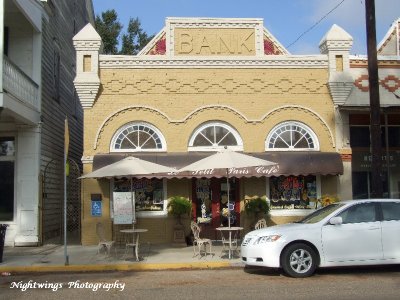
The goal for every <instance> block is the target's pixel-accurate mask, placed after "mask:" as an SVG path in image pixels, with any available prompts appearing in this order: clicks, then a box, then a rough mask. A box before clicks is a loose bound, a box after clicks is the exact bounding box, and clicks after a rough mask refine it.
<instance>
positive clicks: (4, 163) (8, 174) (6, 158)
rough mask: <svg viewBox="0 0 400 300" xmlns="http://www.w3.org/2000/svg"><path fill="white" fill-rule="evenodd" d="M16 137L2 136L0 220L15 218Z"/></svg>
mask: <svg viewBox="0 0 400 300" xmlns="http://www.w3.org/2000/svg"><path fill="white" fill-rule="evenodd" d="M14 149H15V148H14V138H13V137H0V198H1V200H0V221H12V220H13V219H14V152H15V150H14Z"/></svg>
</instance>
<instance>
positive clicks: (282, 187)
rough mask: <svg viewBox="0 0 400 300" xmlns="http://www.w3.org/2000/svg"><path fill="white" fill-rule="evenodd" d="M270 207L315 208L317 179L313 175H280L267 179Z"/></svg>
mask: <svg viewBox="0 0 400 300" xmlns="http://www.w3.org/2000/svg"><path fill="white" fill-rule="evenodd" d="M269 189H270V190H269V193H270V197H269V198H270V205H271V209H308V208H315V207H316V202H317V181H316V177H315V176H311V175H310V176H280V177H271V178H270V179H269Z"/></svg>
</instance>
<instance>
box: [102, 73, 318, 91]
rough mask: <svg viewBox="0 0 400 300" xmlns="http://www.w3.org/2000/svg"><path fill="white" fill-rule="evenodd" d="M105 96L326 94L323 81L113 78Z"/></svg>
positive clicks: (232, 78) (104, 85) (294, 79)
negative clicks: (118, 94)
mask: <svg viewBox="0 0 400 300" xmlns="http://www.w3.org/2000/svg"><path fill="white" fill-rule="evenodd" d="M103 88H104V90H103V93H104V94H115V93H117V92H118V93H120V94H130V95H137V94H139V95H140V94H143V93H146V94H224V95H226V94H282V93H288V92H289V93H296V94H320V93H322V92H325V89H326V82H324V80H323V78H320V79H316V78H307V79H305V78H301V77H284V76H282V77H281V78H272V77H269V76H265V77H264V78H259V77H258V76H252V77H251V76H249V77H248V78H239V77H233V76H232V77H229V76H226V75H224V76H223V77H215V76H213V77H211V78H210V77H209V76H208V77H203V76H201V75H198V76H191V77H188V78H182V77H174V76H168V77H157V78H150V77H142V76H140V75H139V74H138V75H136V76H135V77H133V78H132V77H119V78H115V77H112V78H110V79H106V80H104V81H103Z"/></svg>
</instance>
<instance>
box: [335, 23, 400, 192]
mask: <svg viewBox="0 0 400 300" xmlns="http://www.w3.org/2000/svg"><path fill="white" fill-rule="evenodd" d="M337 36H338V35H336V37H337ZM342 36H343V35H342ZM349 38H350V37H348V39H349ZM348 39H347V40H348ZM333 43H337V44H338V45H339V44H341V45H342V49H341V50H340V51H342V52H343V53H345V52H348V51H349V50H350V47H351V44H349V43H346V42H344V41H343V39H342V40H341V41H340V40H337V41H336V42H333ZM327 48H329V45H328V46H327ZM377 52H378V68H379V98H380V105H381V141H382V166H383V170H382V182H383V190H384V196H385V197H388V198H400V19H397V20H396V21H394V22H393V24H392V26H391V27H390V29H389V30H388V32H387V34H386V36H385V37H384V38H383V40H382V41H381V42H380V43H379V45H378V49H377ZM330 53H331V55H332V56H334V55H335V56H336V64H332V65H330V66H329V87H330V90H331V94H332V99H333V103H334V105H335V108H336V112H337V115H336V117H337V123H338V124H339V126H340V127H339V130H338V132H340V133H341V134H342V135H341V136H340V137H338V140H340V141H341V143H342V149H343V154H345V155H344V157H345V161H346V162H345V166H346V167H345V169H346V172H345V174H347V175H346V176H344V178H345V180H344V182H345V181H347V182H349V183H350V182H352V185H351V186H350V185H347V186H348V188H349V189H350V188H351V189H352V196H353V197H354V198H356V199H362V198H369V197H370V195H371V190H370V182H371V151H370V130H369V128H370V126H369V125H370V116H369V114H370V108H369V103H370V99H369V83H368V58H367V57H366V56H349V57H348V56H347V55H345V54H342V53H340V52H339V51H337V50H332V51H330ZM344 188H345V184H343V185H342V189H344Z"/></svg>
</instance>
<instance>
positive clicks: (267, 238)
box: [254, 234, 281, 245]
mask: <svg viewBox="0 0 400 300" xmlns="http://www.w3.org/2000/svg"><path fill="white" fill-rule="evenodd" d="M280 238H281V235H279V234H274V235H267V236H262V237H259V238H258V239H256V241H255V242H254V245H259V244H264V243H269V242H276V241H277V240H279V239H280Z"/></svg>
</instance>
